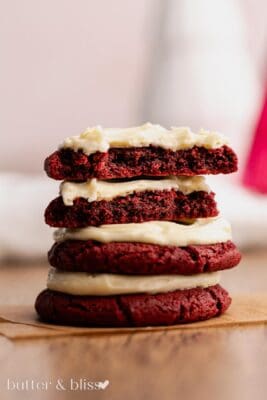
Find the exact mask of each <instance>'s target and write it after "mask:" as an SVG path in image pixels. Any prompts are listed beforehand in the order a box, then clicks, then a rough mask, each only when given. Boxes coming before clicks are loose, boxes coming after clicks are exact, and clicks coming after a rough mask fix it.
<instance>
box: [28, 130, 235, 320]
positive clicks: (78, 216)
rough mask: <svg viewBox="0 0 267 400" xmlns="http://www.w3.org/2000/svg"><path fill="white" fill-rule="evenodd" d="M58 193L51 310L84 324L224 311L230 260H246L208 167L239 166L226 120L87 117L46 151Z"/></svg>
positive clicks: (40, 303) (47, 309)
mask: <svg viewBox="0 0 267 400" xmlns="http://www.w3.org/2000/svg"><path fill="white" fill-rule="evenodd" d="M45 170H46V172H47V174H48V176H50V177H51V178H53V179H57V180H63V182H62V183H61V186H60V196H59V197H57V198H56V199H54V200H53V201H52V202H51V203H50V204H49V205H48V207H47V209H46V212H45V220H46V223H47V224H48V225H50V226H52V227H56V228H58V229H57V230H56V231H55V235H54V238H55V243H54V245H53V246H52V248H51V250H50V251H49V253H48V259H49V263H50V264H51V269H50V271H49V274H48V281H47V289H46V290H44V291H43V292H41V293H40V294H39V296H38V297H37V299H36V304H35V307H36V310H37V312H38V314H39V316H40V317H41V319H42V320H44V321H48V322H53V323H60V324H70V325H84V326H110V327H111V326H148V325H172V324H179V323H188V322H194V321H199V320H205V319H209V318H212V317H216V316H218V315H220V314H221V313H223V312H224V311H225V310H226V309H227V308H228V307H229V305H230V303H231V298H230V297H229V295H228V293H227V291H226V290H225V289H223V288H222V287H221V286H220V285H219V280H220V270H224V269H229V268H232V267H234V266H235V265H237V264H238V263H239V261H240V253H239V252H238V250H237V248H236V246H235V245H234V243H233V242H232V238H231V227H230V224H229V223H228V222H227V221H226V220H225V219H223V218H222V217H221V216H219V215H218V214H219V213H218V209H217V205H216V202H215V199H214V193H213V192H212V191H211V190H210V188H209V187H208V185H207V184H206V182H205V178H204V177H202V176H200V175H205V174H219V173H223V174H227V173H231V172H234V171H236V170H237V157H236V155H235V153H234V152H233V150H232V149H231V148H230V147H229V146H228V144H227V140H226V138H225V137H223V136H222V135H219V134H218V133H216V132H209V131H204V130H201V131H200V132H199V133H197V134H195V133H193V132H192V131H191V130H190V129H189V128H184V127H179V128H172V129H170V130H167V129H165V128H163V127H161V126H159V125H152V124H150V123H147V124H145V125H143V126H140V127H135V128H128V129H103V128H101V127H100V126H97V127H94V128H90V129H87V130H86V131H85V132H84V133H82V134H81V135H79V136H73V137H70V138H67V139H66V140H65V141H64V142H63V144H62V145H61V146H60V148H59V149H58V150H57V151H56V152H54V153H53V154H51V155H50V156H49V157H48V158H47V159H46V160H45Z"/></svg>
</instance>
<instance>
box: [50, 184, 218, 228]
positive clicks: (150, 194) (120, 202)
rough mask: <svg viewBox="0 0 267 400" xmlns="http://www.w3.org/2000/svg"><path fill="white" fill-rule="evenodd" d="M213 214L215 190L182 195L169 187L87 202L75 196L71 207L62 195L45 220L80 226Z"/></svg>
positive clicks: (68, 226) (213, 215)
mask: <svg viewBox="0 0 267 400" xmlns="http://www.w3.org/2000/svg"><path fill="white" fill-rule="evenodd" d="M216 215H218V210H217V206H216V202H215V200H214V193H207V192H204V191H199V192H192V193H190V194H188V195H185V194H183V193H182V192H179V191H175V190H174V189H172V190H161V191H160V190H157V191H145V192H137V193H133V194H131V195H128V196H125V197H123V196H121V197H116V198H114V199H112V200H109V201H107V200H101V201H93V202H90V203H89V202H88V201H87V200H86V199H84V198H77V199H75V200H74V204H73V206H65V205H64V203H63V199H62V197H57V198H56V199H54V200H53V201H52V202H51V203H50V204H49V205H48V207H47V209H46V211H45V222H46V223H47V224H48V225H50V226H54V227H60V228H63V227H65V228H83V227H86V226H88V225H93V226H97V225H103V224H125V223H130V222H145V221H156V220H161V221H179V220H182V219H185V218H207V217H215V216H216Z"/></svg>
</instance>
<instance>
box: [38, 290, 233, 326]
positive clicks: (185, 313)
mask: <svg viewBox="0 0 267 400" xmlns="http://www.w3.org/2000/svg"><path fill="white" fill-rule="evenodd" d="M230 304H231V298H230V297H229V295H228V293H227V291H226V290H225V289H223V288H222V287H221V286H220V285H215V286H210V287H207V288H194V289H187V290H177V291H174V292H168V293H160V294H155V295H151V294H132V295H117V296H74V295H70V294H65V293H61V292H56V291H52V290H49V289H46V290H44V291H42V292H41V293H40V294H39V295H38V297H37V299H36V302H35V308H36V311H37V313H38V314H39V316H40V318H41V319H42V320H43V321H46V322H52V323H55V324H65V325H78V326H95V327H96V326H98V327H131V326H132V327H136V326H139V327H141V326H156V325H175V324H183V323H189V322H196V321H203V320H206V319H210V318H213V317H216V316H218V315H220V314H222V313H223V312H224V311H226V309H227V308H228V307H229V305H230Z"/></svg>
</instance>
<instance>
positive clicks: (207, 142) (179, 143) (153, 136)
mask: <svg viewBox="0 0 267 400" xmlns="http://www.w3.org/2000/svg"><path fill="white" fill-rule="evenodd" d="M227 143H228V141H227V139H226V138H225V137H224V136H223V135H221V134H219V133H217V132H210V131H206V130H204V129H201V130H200V131H199V133H193V132H192V131H191V130H190V128H188V127H172V128H171V129H170V130H168V129H166V128H163V127H162V126H160V125H153V124H151V123H149V122H148V123H146V124H144V125H141V126H137V127H133V128H126V129H104V128H102V127H101V126H95V127H93V128H87V129H86V131H85V132H83V133H81V134H80V135H78V136H71V137H69V138H67V139H65V140H64V142H63V144H62V145H61V146H60V147H63V148H71V149H73V150H75V151H77V150H80V149H81V150H82V151H83V152H84V153H85V154H87V155H89V154H93V153H96V152H97V151H100V152H106V151H108V149H110V148H112V147H148V146H150V145H153V146H159V147H162V148H164V149H170V150H173V151H176V150H181V149H188V148H192V147H193V146H199V147H206V148H208V149H214V148H217V147H221V146H223V145H225V144H227Z"/></svg>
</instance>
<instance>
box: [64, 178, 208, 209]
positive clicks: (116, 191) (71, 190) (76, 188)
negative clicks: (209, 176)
mask: <svg viewBox="0 0 267 400" xmlns="http://www.w3.org/2000/svg"><path fill="white" fill-rule="evenodd" d="M170 189H176V190H178V191H180V192H182V193H184V194H189V193H192V192H195V191H205V192H209V191H210V188H209V186H208V185H207V184H206V182H205V179H204V177H202V176H193V177H175V176H171V177H169V178H166V179H156V180H152V179H140V180H131V181H127V182H106V181H101V180H98V179H95V178H94V179H90V180H88V181H87V182H82V183H75V182H68V181H66V182H63V183H61V185H60V195H61V196H62V199H63V202H64V204H65V205H66V206H71V205H73V201H74V200H75V199H76V198H78V197H82V198H84V199H87V200H88V202H92V201H100V200H112V199H114V198H115V197H119V196H127V195H129V194H132V193H134V192H143V191H147V190H170Z"/></svg>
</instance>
